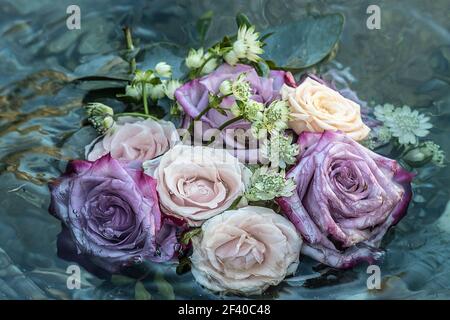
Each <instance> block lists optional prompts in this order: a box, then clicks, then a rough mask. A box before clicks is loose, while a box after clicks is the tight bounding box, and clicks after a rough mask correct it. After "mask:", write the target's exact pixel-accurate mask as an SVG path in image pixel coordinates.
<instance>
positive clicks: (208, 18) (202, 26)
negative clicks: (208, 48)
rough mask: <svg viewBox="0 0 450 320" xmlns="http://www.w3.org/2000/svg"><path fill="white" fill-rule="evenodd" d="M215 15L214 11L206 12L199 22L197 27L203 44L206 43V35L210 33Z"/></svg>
mask: <svg viewBox="0 0 450 320" xmlns="http://www.w3.org/2000/svg"><path fill="white" fill-rule="evenodd" d="M213 15H214V12H213V11H212V10H209V11H207V12H205V13H204V14H203V15H202V16H201V17H200V19H198V21H197V24H196V27H197V32H198V35H199V38H200V42H201V43H203V42H204V41H205V38H206V34H207V33H208V30H209V27H210V26H211V22H212V18H213Z"/></svg>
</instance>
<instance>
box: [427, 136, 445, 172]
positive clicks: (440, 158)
mask: <svg viewBox="0 0 450 320" xmlns="http://www.w3.org/2000/svg"><path fill="white" fill-rule="evenodd" d="M424 145H425V148H426V149H427V151H428V152H429V153H431V154H432V155H433V156H432V158H431V161H432V162H433V163H434V164H435V165H437V166H439V167H443V166H444V162H445V153H444V151H443V150H442V149H441V147H440V146H439V145H437V144H436V143H434V142H433V141H426V142H425V143H424Z"/></svg>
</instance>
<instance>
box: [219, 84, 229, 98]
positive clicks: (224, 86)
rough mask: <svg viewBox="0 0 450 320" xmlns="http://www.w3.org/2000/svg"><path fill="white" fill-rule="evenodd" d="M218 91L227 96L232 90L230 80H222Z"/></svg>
mask: <svg viewBox="0 0 450 320" xmlns="http://www.w3.org/2000/svg"><path fill="white" fill-rule="evenodd" d="M219 91H220V93H221V94H223V95H224V96H227V95H229V94H231V92H232V88H231V81H230V80H225V81H223V82H222V83H221V84H220V87H219Z"/></svg>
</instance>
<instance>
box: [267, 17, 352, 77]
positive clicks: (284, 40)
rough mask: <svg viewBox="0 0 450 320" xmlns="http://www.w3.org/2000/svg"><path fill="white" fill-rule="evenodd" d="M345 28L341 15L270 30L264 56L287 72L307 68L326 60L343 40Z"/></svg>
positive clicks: (307, 20)
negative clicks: (272, 33)
mask: <svg viewBox="0 0 450 320" xmlns="http://www.w3.org/2000/svg"><path fill="white" fill-rule="evenodd" d="M343 26H344V16H343V15H342V14H340V13H335V14H329V15H323V16H314V17H313V16H307V17H305V18H303V19H302V20H300V21H298V22H295V23H290V24H285V25H281V26H278V27H275V28H272V29H270V32H275V34H274V35H273V36H272V37H270V38H269V39H267V40H266V43H267V46H266V47H265V48H264V51H265V52H264V55H263V56H264V57H266V58H268V59H273V60H274V61H277V62H278V65H280V66H282V67H283V68H287V69H305V68H308V67H311V66H313V65H315V64H317V63H319V62H321V61H322V60H323V59H324V58H326V57H327V56H328V55H329V54H330V53H331V52H332V50H333V49H334V48H335V46H336V44H337V43H338V41H339V38H340V36H341V33H342V29H343Z"/></svg>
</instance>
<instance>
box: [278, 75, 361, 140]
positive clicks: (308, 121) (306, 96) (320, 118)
mask: <svg viewBox="0 0 450 320" xmlns="http://www.w3.org/2000/svg"><path fill="white" fill-rule="evenodd" d="M281 94H282V97H283V99H286V100H287V101H288V103H289V106H290V109H291V115H290V116H291V120H290V121H289V126H290V127H291V128H292V129H294V131H295V132H296V133H297V134H300V133H301V132H303V131H310V132H323V131H325V130H333V131H337V130H339V131H342V132H345V133H346V134H347V135H348V136H350V137H351V138H352V139H354V140H356V141H359V140H362V139H364V138H365V137H367V135H368V134H369V131H370V129H369V127H367V126H366V125H365V124H364V123H363V122H362V119H361V112H360V106H359V105H358V104H357V103H355V102H353V101H351V100H349V99H347V98H345V97H343V96H342V95H341V94H340V93H339V92H337V91H335V90H333V89H331V88H329V87H327V86H326V85H324V84H321V83H319V82H318V81H316V80H314V79H312V78H310V77H308V78H306V79H305V80H304V81H303V82H302V83H301V84H300V85H299V86H298V87H297V88H292V87H289V86H287V85H283V87H282V88H281Z"/></svg>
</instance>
